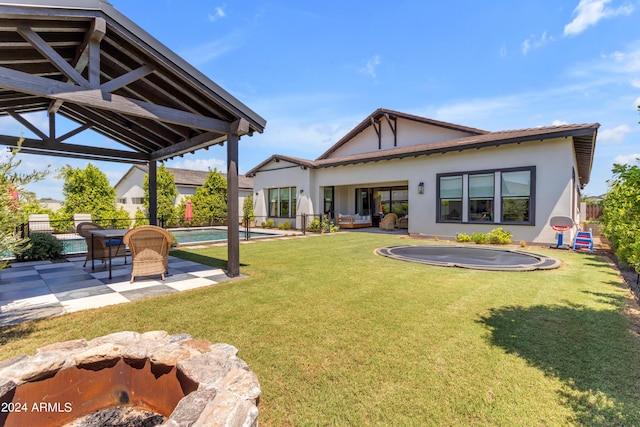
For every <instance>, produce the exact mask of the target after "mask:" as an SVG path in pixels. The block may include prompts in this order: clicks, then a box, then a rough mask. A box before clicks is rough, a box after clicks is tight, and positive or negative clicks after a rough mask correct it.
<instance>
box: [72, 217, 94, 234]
mask: <svg viewBox="0 0 640 427" xmlns="http://www.w3.org/2000/svg"><path fill="white" fill-rule="evenodd" d="M91 221H92V219H91V214H83V213H78V214H73V226H74V227H75V229H76V232H77V230H78V225H80V223H81V222H91Z"/></svg>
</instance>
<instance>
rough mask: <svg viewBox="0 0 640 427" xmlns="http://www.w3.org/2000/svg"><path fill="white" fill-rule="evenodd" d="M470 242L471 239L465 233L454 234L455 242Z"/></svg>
mask: <svg viewBox="0 0 640 427" xmlns="http://www.w3.org/2000/svg"><path fill="white" fill-rule="evenodd" d="M472 240H473V238H472V237H471V236H470V235H469V234H467V233H458V234H456V242H460V243H468V242H471V241H472Z"/></svg>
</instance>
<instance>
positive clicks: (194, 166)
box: [167, 152, 227, 171]
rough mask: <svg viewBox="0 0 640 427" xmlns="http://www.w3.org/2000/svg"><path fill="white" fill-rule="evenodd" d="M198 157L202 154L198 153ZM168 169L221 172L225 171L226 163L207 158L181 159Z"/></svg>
mask: <svg viewBox="0 0 640 427" xmlns="http://www.w3.org/2000/svg"><path fill="white" fill-rule="evenodd" d="M198 155H200V156H202V155H204V152H203V153H198ZM167 166H168V167H172V168H180V169H191V170H197V171H208V170H213V169H218V170H221V171H225V170H227V162H226V161H224V160H220V159H215V158H209V159H202V158H201V159H183V160H178V161H175V162H172V163H171V164H170V165H169V164H168V165H167Z"/></svg>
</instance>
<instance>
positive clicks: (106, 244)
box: [76, 222, 127, 267]
mask: <svg viewBox="0 0 640 427" xmlns="http://www.w3.org/2000/svg"><path fill="white" fill-rule="evenodd" d="M90 230H104V229H103V228H102V227H100V226H99V225H98V224H96V223H93V222H81V223H80V224H78V226H77V227H76V231H77V232H78V234H79V235H80V236H82V237H84V241H85V242H86V243H87V257H86V258H85V260H84V265H83V267H86V266H87V261H89V260H91V259H99V260H100V261H102V262H105V261H106V260H108V259H109V256H111V258H115V257H119V256H123V257H124V262H125V264H126V263H127V247H126V246H125V245H124V243H122V240H120V239H102V238H100V237H98V236H94V237H93V238H92V236H91V233H90ZM92 241H93V244H92ZM92 248H93V249H92ZM109 252H111V254H109Z"/></svg>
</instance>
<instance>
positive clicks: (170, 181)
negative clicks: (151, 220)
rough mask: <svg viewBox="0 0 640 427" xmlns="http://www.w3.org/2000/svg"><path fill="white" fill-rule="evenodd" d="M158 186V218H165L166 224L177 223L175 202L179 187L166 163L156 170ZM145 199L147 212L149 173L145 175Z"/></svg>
mask: <svg viewBox="0 0 640 427" xmlns="http://www.w3.org/2000/svg"><path fill="white" fill-rule="evenodd" d="M156 186H157V192H156V193H157V195H158V199H157V206H158V210H157V211H156V212H157V214H158V218H164V219H165V224H167V225H175V224H176V223H177V222H178V220H179V218H178V216H177V212H176V208H175V203H176V198H177V197H178V189H177V188H176V182H175V179H174V177H173V174H172V173H171V172H169V171H168V170H167V168H166V167H165V166H164V164H162V165H160V167H159V168H158V169H157V171H156ZM143 188H144V200H143V204H144V207H145V209H146V210H147V212H149V174H146V175H145V176H144V184H143Z"/></svg>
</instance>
